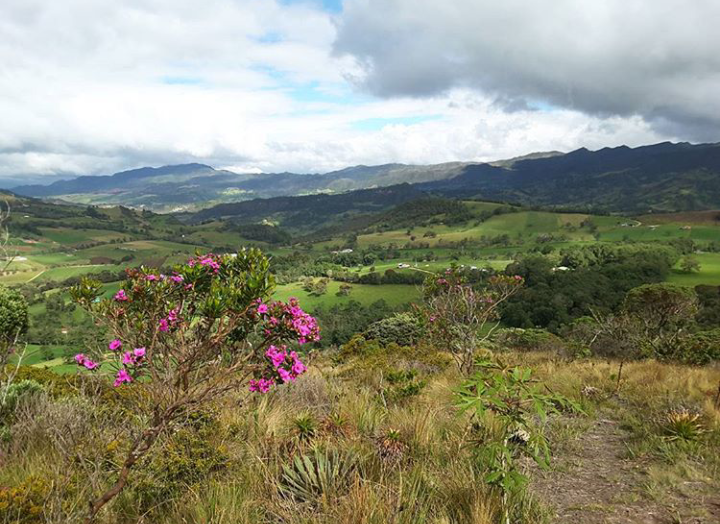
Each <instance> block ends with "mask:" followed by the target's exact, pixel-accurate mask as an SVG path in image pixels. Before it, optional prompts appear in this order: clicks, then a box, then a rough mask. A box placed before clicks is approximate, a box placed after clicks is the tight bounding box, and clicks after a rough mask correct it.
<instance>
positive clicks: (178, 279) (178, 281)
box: [170, 275, 185, 284]
mask: <svg viewBox="0 0 720 524" xmlns="http://www.w3.org/2000/svg"><path fill="white" fill-rule="evenodd" d="M170 280H172V281H173V282H175V283H176V284H182V283H183V281H184V280H185V279H184V278H183V276H182V275H173V276H171V277H170Z"/></svg>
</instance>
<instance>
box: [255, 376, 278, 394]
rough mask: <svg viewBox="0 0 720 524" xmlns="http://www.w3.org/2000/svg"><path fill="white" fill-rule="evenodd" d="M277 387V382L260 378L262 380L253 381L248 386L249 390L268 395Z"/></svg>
mask: <svg viewBox="0 0 720 524" xmlns="http://www.w3.org/2000/svg"><path fill="white" fill-rule="evenodd" d="M274 385H275V381H274V380H273V379H271V378H270V379H266V378H260V379H257V380H255V379H252V380H251V381H250V383H249V384H248V389H249V390H250V391H253V392H257V393H267V392H268V391H270V388H271V387H272V386H274Z"/></svg>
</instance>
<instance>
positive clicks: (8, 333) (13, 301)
mask: <svg viewBox="0 0 720 524" xmlns="http://www.w3.org/2000/svg"><path fill="white" fill-rule="evenodd" d="M27 328H28V305H27V301H26V300H25V297H24V296H23V295H22V294H21V293H20V292H19V291H16V290H14V289H9V288H6V287H5V286H0V344H1V345H2V347H3V348H5V349H7V348H8V346H11V345H12V344H14V343H15V341H16V340H17V338H18V337H19V336H21V335H23V334H24V333H25V332H27Z"/></svg>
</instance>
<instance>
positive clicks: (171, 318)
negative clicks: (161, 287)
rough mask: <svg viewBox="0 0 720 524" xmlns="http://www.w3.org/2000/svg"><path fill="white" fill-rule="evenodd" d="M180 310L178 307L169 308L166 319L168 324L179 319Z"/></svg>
mask: <svg viewBox="0 0 720 524" xmlns="http://www.w3.org/2000/svg"><path fill="white" fill-rule="evenodd" d="M179 314H180V310H179V309H178V308H175V309H171V310H170V312H169V313H168V316H167V319H168V322H169V323H170V324H175V323H176V322H177V321H178V320H179V316H178V315H179Z"/></svg>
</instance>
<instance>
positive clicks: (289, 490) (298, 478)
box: [280, 447, 359, 502]
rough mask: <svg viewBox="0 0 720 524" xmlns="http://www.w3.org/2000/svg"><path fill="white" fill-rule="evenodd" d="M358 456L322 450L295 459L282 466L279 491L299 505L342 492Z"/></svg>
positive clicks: (352, 453)
mask: <svg viewBox="0 0 720 524" xmlns="http://www.w3.org/2000/svg"><path fill="white" fill-rule="evenodd" d="M358 459H359V456H358V454H357V453H356V452H355V451H354V450H352V449H348V450H342V451H339V450H337V449H321V448H320V447H315V448H314V449H313V450H312V451H311V452H309V453H306V454H302V455H296V456H295V458H294V459H293V461H292V462H291V463H290V464H285V465H283V475H282V479H281V482H280V491H281V492H282V493H283V494H284V495H286V496H289V497H292V498H294V499H296V500H299V501H304V502H311V501H313V500H314V499H317V498H320V497H323V498H327V497H330V496H332V495H334V494H337V493H339V492H341V491H342V490H343V489H344V488H345V487H346V486H347V484H348V482H349V478H350V474H351V473H352V472H353V471H354V470H355V469H356V468H357V464H358Z"/></svg>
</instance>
